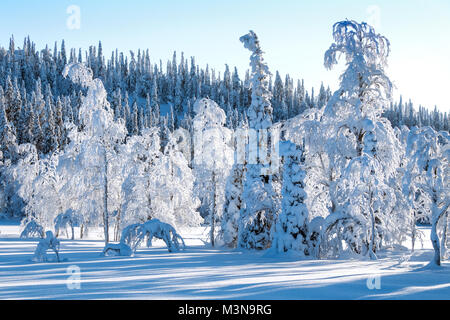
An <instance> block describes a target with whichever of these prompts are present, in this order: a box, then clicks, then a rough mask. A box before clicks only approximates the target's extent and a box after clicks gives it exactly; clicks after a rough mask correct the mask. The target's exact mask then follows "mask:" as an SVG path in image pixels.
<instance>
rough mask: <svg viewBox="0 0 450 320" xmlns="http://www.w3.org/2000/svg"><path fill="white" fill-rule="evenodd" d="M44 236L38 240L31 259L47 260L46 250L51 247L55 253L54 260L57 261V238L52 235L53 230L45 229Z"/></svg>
mask: <svg viewBox="0 0 450 320" xmlns="http://www.w3.org/2000/svg"><path fill="white" fill-rule="evenodd" d="M45 235H46V237H45V238H44V239H41V240H39V243H38V245H37V247H36V250H35V252H34V256H33V261H34V262H48V261H49V260H48V257H47V250H49V249H51V250H53V252H55V254H56V261H57V262H59V261H60V260H59V246H60V243H59V240H58V239H56V237H55V236H54V235H53V232H51V231H47V232H46V233H45Z"/></svg>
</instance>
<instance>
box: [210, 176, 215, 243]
mask: <svg viewBox="0 0 450 320" xmlns="http://www.w3.org/2000/svg"><path fill="white" fill-rule="evenodd" d="M212 183H213V205H212V211H211V232H210V237H211V246H212V247H214V246H215V240H214V236H215V235H214V229H215V228H216V223H215V222H216V221H215V220H216V214H215V212H216V173H215V172H214V171H213V174H212Z"/></svg>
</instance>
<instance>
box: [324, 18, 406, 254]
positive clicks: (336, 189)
mask: <svg viewBox="0 0 450 320" xmlns="http://www.w3.org/2000/svg"><path fill="white" fill-rule="evenodd" d="M333 38H334V43H333V44H332V45H331V47H330V49H329V50H328V51H327V52H326V53H325V66H326V67H327V68H331V67H332V66H333V65H335V64H336V63H337V56H338V54H343V55H344V56H345V58H346V62H347V68H346V70H345V71H344V73H343V74H342V76H341V83H340V88H339V89H338V90H337V91H336V92H335V93H334V95H333V96H332V98H331V99H330V100H329V101H328V104H327V105H326V107H325V109H324V114H323V119H322V122H323V125H324V126H326V127H327V131H328V132H331V133H332V134H331V135H330V136H329V138H328V139H330V140H329V142H326V145H327V146H328V147H329V149H328V150H327V158H328V161H330V162H331V163H332V165H333V170H332V171H333V172H334V173H335V176H334V177H332V178H331V179H329V180H333V183H332V184H329V186H328V190H327V192H329V197H330V206H329V215H328V217H327V221H326V228H325V230H326V232H327V234H328V235H327V236H328V238H329V237H330V236H331V237H332V238H333V239H335V240H336V241H337V242H338V243H337V245H332V246H331V248H333V250H334V249H335V248H336V247H338V248H341V244H340V242H341V241H342V240H343V241H344V242H345V243H346V244H347V246H348V248H349V249H350V250H352V251H353V252H356V253H359V254H366V253H367V254H369V255H370V256H371V257H372V258H375V251H376V250H377V249H379V248H380V246H381V243H382V241H385V242H387V243H389V241H390V240H391V237H390V235H389V233H390V232H389V223H388V222H389V219H391V218H393V217H392V215H393V214H395V213H396V212H394V211H392V207H393V206H394V203H395V201H396V199H395V197H392V196H390V195H392V194H394V191H393V190H392V189H391V187H389V185H388V184H387V182H388V179H389V178H390V177H392V176H393V175H394V174H395V170H396V168H397V167H398V166H399V162H400V154H401V152H399V150H401V145H400V142H399V141H398V139H397V137H396V136H395V133H394V131H393V129H392V127H391V125H390V123H389V122H388V121H387V119H385V118H382V117H381V114H382V112H383V109H384V107H385V106H386V105H388V104H389V102H390V99H391V92H392V84H391V82H390V80H389V78H388V77H387V76H386V75H385V73H384V67H385V66H386V60H387V57H388V55H389V41H388V40H387V39H386V38H385V37H383V36H381V35H379V34H377V33H375V31H374V29H373V28H372V27H371V26H369V25H367V24H366V23H364V22H363V23H361V24H359V23H357V22H355V21H348V20H346V21H341V22H338V23H336V24H335V25H334V26H333ZM328 139H327V140H328ZM367 188H369V189H367ZM384 194H387V196H384V197H383V195H384ZM381 203H382V205H381ZM390 231H391V232H392V230H390ZM329 239H330V238H329Z"/></svg>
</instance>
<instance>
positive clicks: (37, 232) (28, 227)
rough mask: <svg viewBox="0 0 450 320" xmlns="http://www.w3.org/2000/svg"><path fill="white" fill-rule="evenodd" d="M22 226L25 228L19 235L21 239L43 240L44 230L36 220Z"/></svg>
mask: <svg viewBox="0 0 450 320" xmlns="http://www.w3.org/2000/svg"><path fill="white" fill-rule="evenodd" d="M22 223H23V222H22ZM23 224H24V225H25V227H24V229H23V231H22V233H21V234H20V237H21V238H24V239H32V238H44V228H43V227H42V226H41V225H40V224H39V223H38V222H37V221H36V220H34V219H33V220H30V221H28V222H25V223H23Z"/></svg>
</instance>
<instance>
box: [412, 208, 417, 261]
mask: <svg viewBox="0 0 450 320" xmlns="http://www.w3.org/2000/svg"><path fill="white" fill-rule="evenodd" d="M416 234H417V231H416V217H415V216H414V213H413V221H412V233H411V252H414V246H415V244H416Z"/></svg>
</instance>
